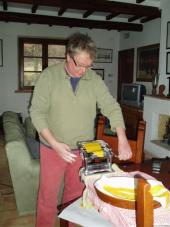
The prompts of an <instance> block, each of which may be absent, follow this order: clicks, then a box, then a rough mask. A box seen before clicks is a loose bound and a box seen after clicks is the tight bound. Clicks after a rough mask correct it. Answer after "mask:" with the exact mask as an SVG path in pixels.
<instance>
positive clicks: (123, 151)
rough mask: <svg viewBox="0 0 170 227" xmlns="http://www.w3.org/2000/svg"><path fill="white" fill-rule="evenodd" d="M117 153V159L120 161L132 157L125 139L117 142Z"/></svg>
mask: <svg viewBox="0 0 170 227" xmlns="http://www.w3.org/2000/svg"><path fill="white" fill-rule="evenodd" d="M118 152H119V155H118V158H119V159H120V160H128V159H130V158H131V157H132V151H131V147H130V145H129V143H128V141H127V139H124V140H123V141H120V142H118Z"/></svg>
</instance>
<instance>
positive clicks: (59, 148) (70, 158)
mask: <svg viewBox="0 0 170 227" xmlns="http://www.w3.org/2000/svg"><path fill="white" fill-rule="evenodd" d="M52 148H53V149H54V150H55V151H56V153H57V154H58V155H59V156H60V157H61V158H62V159H64V160H65V161H66V162H70V163H72V162H74V161H75V159H76V157H77V156H76V155H75V154H73V153H71V149H70V148H69V146H68V145H66V144H64V143H58V142H57V143H55V145H53V147H52Z"/></svg>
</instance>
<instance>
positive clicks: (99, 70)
mask: <svg viewBox="0 0 170 227" xmlns="http://www.w3.org/2000/svg"><path fill="white" fill-rule="evenodd" d="M93 70H94V71H95V72H96V73H97V74H98V75H99V76H100V77H101V78H102V80H104V69H94V68H93Z"/></svg>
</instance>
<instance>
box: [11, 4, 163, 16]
mask: <svg viewBox="0 0 170 227" xmlns="http://www.w3.org/2000/svg"><path fill="white" fill-rule="evenodd" d="M8 2H12V3H22V4H31V5H32V4H33V0H8ZM39 5H40V6H49V7H50V6H51V7H59V8H61V7H63V5H64V7H65V8H68V9H77V10H91V11H98V12H106V13H107V12H108V13H119V14H128V15H129V14H130V15H134V12H135V15H137V16H141V17H142V16H150V15H151V14H152V15H157V14H159V13H160V10H159V8H157V7H152V6H144V5H136V4H131V3H123V2H116V1H106V0H81V1H80V0H72V1H68V0H48V1H46V0H41V1H39Z"/></svg>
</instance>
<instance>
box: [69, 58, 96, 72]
mask: <svg viewBox="0 0 170 227" xmlns="http://www.w3.org/2000/svg"><path fill="white" fill-rule="evenodd" d="M71 58H72V60H73V62H74V64H75V66H76V67H77V68H80V69H81V68H84V69H91V68H93V65H81V64H78V63H77V62H76V61H75V59H74V58H73V57H71Z"/></svg>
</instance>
